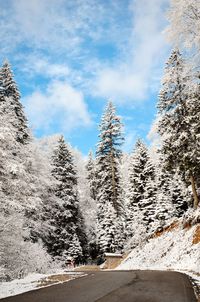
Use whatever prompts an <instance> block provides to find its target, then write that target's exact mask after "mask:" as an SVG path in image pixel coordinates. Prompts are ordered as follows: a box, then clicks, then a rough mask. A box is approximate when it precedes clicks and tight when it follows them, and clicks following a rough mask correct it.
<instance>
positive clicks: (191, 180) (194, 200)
mask: <svg viewBox="0 0 200 302" xmlns="http://www.w3.org/2000/svg"><path fill="white" fill-rule="evenodd" d="M190 182H191V185H192V193H193V207H194V209H195V210H196V209H197V206H198V203H199V198H198V194H197V189H196V185H195V180H194V176H193V174H192V173H191V175H190Z"/></svg>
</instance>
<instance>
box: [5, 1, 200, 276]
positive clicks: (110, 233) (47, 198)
mask: <svg viewBox="0 0 200 302" xmlns="http://www.w3.org/2000/svg"><path fill="white" fill-rule="evenodd" d="M178 2H179V4H181V6H178V5H177V3H178ZM187 3H188V2H187V1H185V0H182V1H177V0H173V1H172V11H171V12H170V13H169V18H170V22H171V24H172V26H171V27H170V28H169V30H168V31H169V32H170V34H171V36H172V39H173V40H174V41H176V37H178V36H180V35H179V34H181V38H182V39H183V40H184V41H183V40H181V41H176V48H175V49H174V50H173V51H172V53H171V55H170V57H169V59H168V61H167V63H166V67H165V70H164V77H163V81H162V88H161V91H160V94H159V100H158V115H157V119H156V122H155V123H156V125H157V133H158V134H159V145H158V147H157V156H156V158H157V159H156V160H155V157H154V156H152V154H151V152H150V150H149V149H148V147H147V146H146V145H145V143H144V142H143V141H142V140H138V141H137V142H136V145H135V146H134V148H133V152H132V153H131V154H130V155H128V154H123V152H122V145H123V142H124V137H123V131H122V123H121V119H120V118H119V117H118V116H117V114H116V110H115V107H114V105H113V104H112V102H109V103H108V104H107V107H106V109H105V112H104V114H103V116H102V119H101V122H100V127H99V141H98V145H97V149H96V151H95V156H93V155H92V153H90V155H89V156H88V160H87V162H84V160H83V159H81V157H80V155H78V153H77V151H75V150H74V149H73V148H72V147H71V146H70V145H69V144H68V143H66V142H65V140H64V137H63V136H60V137H59V138H58V139H57V141H56V143H55V140H53V139H52V142H50V143H49V144H48V143H45V142H44V140H43V141H42V140H40V141H38V140H36V139H34V138H33V136H32V134H31V131H30V129H29V127H28V123H27V119H26V116H25V113H24V110H23V107H22V104H21V101H20V92H19V90H18V87H17V84H16V82H15V80H14V77H13V73H12V71H11V68H10V65H9V63H8V62H5V63H4V64H3V66H2V68H1V69H0V156H1V161H0V276H1V280H10V279H13V278H17V277H21V276H24V275H26V274H27V273H29V272H36V271H37V272H47V271H48V270H49V269H53V268H55V267H59V266H63V265H65V262H66V259H67V258H68V257H72V258H73V259H74V261H75V262H76V263H84V262H88V261H90V262H98V261H100V260H101V258H102V255H103V253H104V252H122V251H124V250H126V249H130V248H134V247H135V246H137V245H138V244H140V242H141V241H143V240H146V239H147V238H148V237H149V236H151V235H152V234H153V233H154V232H155V231H157V230H161V229H162V228H163V227H164V226H165V225H167V224H170V223H171V222H172V221H174V219H178V218H179V217H182V216H183V215H184V213H185V212H186V211H187V210H188V208H189V209H190V208H194V209H196V208H197V207H198V206H199V188H200V180H199V172H200V171H199V170H200V156H199V139H200V116H199V115H200V108H199V104H200V91H199V88H200V86H199V78H200V77H199V74H200V73H199V64H198V62H199V61H198V60H199V57H198V55H199V43H198V41H199V40H198V39H197V37H196V35H199V32H198V31H196V32H195V34H194V35H191V30H192V29H191V28H190V26H191V23H192V22H193V23H194V29H196V27H195V25H196V23H198V24H199V23H200V15H198V14H199V7H198V5H197V4H196V2H195V1H192V3H191V4H190V5H189V6H188V5H187ZM195 5H196V6H195ZM178 9H180V11H179V14H177V15H178V17H179V18H178V19H176V17H175V16H176V14H175V12H176V11H177V10H178ZM188 11H189V12H190V14H188ZM172 12H173V13H172ZM194 14H195V16H194ZM181 16H182V18H183V19H184V23H183V25H184V30H185V31H183V26H178V25H180V24H182V23H181V22H182V18H181ZM198 16H199V17H198ZM177 22H178V23H177ZM195 22H196V23H195ZM174 24H176V25H174ZM177 24H178V25H177ZM197 28H198V26H197ZM184 33H185V35H184ZM193 38H194V39H193ZM192 39H193V40H192ZM186 42H188V43H186ZM186 44H187V45H190V46H191V49H190V50H189V51H186V48H185V45H186ZM177 46H179V47H178V48H177Z"/></svg>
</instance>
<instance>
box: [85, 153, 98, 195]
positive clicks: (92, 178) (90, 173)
mask: <svg viewBox="0 0 200 302" xmlns="http://www.w3.org/2000/svg"><path fill="white" fill-rule="evenodd" d="M86 170H87V180H88V183H89V187H90V197H91V198H92V199H93V200H96V167H95V161H94V159H93V154H92V151H91V152H90V153H89V156H88V162H87V165H86Z"/></svg>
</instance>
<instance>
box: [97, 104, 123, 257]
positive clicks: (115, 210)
mask: <svg viewBox="0 0 200 302" xmlns="http://www.w3.org/2000/svg"><path fill="white" fill-rule="evenodd" d="M99 129H100V134H99V137H100V141H99V143H98V145H97V152H96V165H97V196H96V199H97V207H98V208H97V236H98V238H97V241H98V245H99V248H100V251H101V252H116V251H119V250H121V249H122V248H123V240H124V234H123V224H124V221H123V215H124V213H123V202H122V188H121V186H120V175H119V161H120V158H121V154H122V152H121V150H120V146H121V144H122V143H123V140H124V138H123V136H122V124H121V121H120V118H119V117H118V116H116V113H115V108H114V106H113V104H112V102H109V103H108V105H107V107H106V110H105V113H104V115H103V117H102V120H101V124H100V127H99Z"/></svg>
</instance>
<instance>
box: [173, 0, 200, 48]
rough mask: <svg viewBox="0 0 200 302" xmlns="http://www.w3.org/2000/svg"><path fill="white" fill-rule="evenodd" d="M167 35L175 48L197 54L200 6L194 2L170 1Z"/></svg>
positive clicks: (199, 36) (191, 0)
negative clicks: (185, 49) (182, 48)
mask: <svg viewBox="0 0 200 302" xmlns="http://www.w3.org/2000/svg"><path fill="white" fill-rule="evenodd" d="M170 2H171V3H170V4H171V5H170V8H169V11H168V20H169V21H170V24H169V26H168V29H167V33H168V35H169V36H170V38H171V41H172V42H173V43H174V44H175V45H176V46H177V45H178V46H179V47H181V46H183V47H186V48H190V49H191V50H192V51H194V50H195V52H196V53H197V52H199V47H200V31H199V28H200V6H199V2H198V1H196V0H171V1H170Z"/></svg>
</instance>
